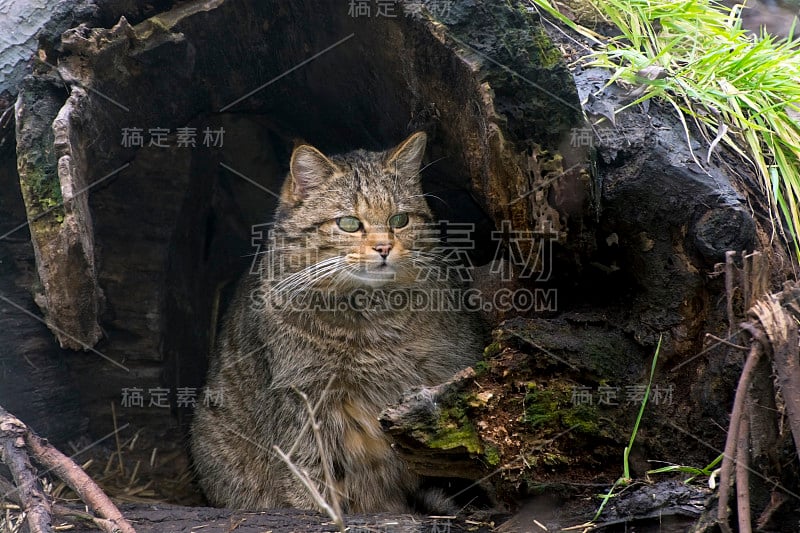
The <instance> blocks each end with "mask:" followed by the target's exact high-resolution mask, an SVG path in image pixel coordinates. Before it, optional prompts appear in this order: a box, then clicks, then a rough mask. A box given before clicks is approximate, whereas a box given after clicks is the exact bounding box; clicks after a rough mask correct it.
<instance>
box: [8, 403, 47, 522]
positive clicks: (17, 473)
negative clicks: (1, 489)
mask: <svg viewBox="0 0 800 533" xmlns="http://www.w3.org/2000/svg"><path fill="white" fill-rule="evenodd" d="M27 433H28V427H27V426H26V425H25V424H23V423H22V422H21V421H20V420H19V419H18V418H17V417H15V416H13V415H12V414H11V413H9V412H8V411H6V410H5V409H3V408H2V407H0V460H1V461H2V462H3V463H5V464H6V466H8V469H9V470H10V471H11V476H12V477H13V478H14V483H15V484H16V489H15V490H16V493H17V494H18V499H19V502H20V504H21V506H22V508H23V510H24V511H25V512H26V513H27V516H26V521H27V522H28V527H29V528H30V530H31V533H52V532H53V527H52V525H51V522H52V519H51V518H50V501H49V500H48V499H47V497H46V496H45V494H44V489H43V488H42V484H41V483H40V482H39V478H38V477H37V475H36V469H35V468H34V467H33V465H32V464H31V462H30V459H29V458H28V454H27V452H26V450H25V435H26V434H27ZM3 496H5V494H4V495H3Z"/></svg>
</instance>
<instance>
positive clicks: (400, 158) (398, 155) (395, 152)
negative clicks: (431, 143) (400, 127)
mask: <svg viewBox="0 0 800 533" xmlns="http://www.w3.org/2000/svg"><path fill="white" fill-rule="evenodd" d="M427 141H428V136H427V135H425V132H422V131H418V132H417V133H414V134H413V135H411V137H409V138H408V139H406V140H405V141H403V142H401V143H400V144H399V145H397V147H395V148H394V149H392V150H391V151H390V152H389V155H388V157H387V158H386V170H388V171H389V172H390V173H392V174H394V175H396V176H401V177H404V178H415V177H416V176H417V174H419V167H420V166H421V165H422V156H423V155H425V143H426V142H427Z"/></svg>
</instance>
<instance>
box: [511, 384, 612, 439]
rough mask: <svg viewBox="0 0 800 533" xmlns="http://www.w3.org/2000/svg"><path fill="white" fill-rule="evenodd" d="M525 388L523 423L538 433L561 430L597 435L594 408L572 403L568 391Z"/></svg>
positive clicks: (595, 409) (569, 390)
mask: <svg viewBox="0 0 800 533" xmlns="http://www.w3.org/2000/svg"><path fill="white" fill-rule="evenodd" d="M530 385H531V384H529V385H528V393H527V394H526V395H525V400H524V401H525V421H526V422H527V423H529V424H530V425H531V427H532V428H534V429H537V430H542V429H552V430H559V431H560V430H563V429H564V428H571V429H572V431H574V432H578V433H583V434H586V435H599V434H600V426H599V424H598V420H599V415H598V413H597V408H596V407H595V406H594V405H586V404H580V403H579V404H575V403H574V402H573V401H572V390H571V389H569V388H566V387H565V388H563V389H561V390H559V388H554V389H537V388H536V387H535V386H533V387H531V386H530Z"/></svg>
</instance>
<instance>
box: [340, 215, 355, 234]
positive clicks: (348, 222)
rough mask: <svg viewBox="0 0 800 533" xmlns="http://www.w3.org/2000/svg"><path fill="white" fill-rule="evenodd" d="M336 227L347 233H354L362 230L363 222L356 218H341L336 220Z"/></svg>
mask: <svg viewBox="0 0 800 533" xmlns="http://www.w3.org/2000/svg"><path fill="white" fill-rule="evenodd" d="M336 225H337V226H339V229H341V230H342V231H346V232H347V233H354V232H356V231H358V230H359V229H361V221H360V220H358V219H357V218H356V217H339V218H337V219H336Z"/></svg>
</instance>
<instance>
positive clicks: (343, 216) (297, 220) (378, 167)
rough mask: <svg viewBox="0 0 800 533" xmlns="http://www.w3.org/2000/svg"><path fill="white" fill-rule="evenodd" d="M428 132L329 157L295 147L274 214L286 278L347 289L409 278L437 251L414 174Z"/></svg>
mask: <svg viewBox="0 0 800 533" xmlns="http://www.w3.org/2000/svg"><path fill="white" fill-rule="evenodd" d="M425 142H426V136H425V134H424V133H416V134H414V135H412V136H411V137H409V138H408V139H406V140H405V141H403V142H402V143H401V144H400V145H398V146H397V147H395V148H394V149H392V150H388V151H386V152H366V151H363V150H359V151H355V152H350V153H348V154H344V155H341V156H333V157H330V158H328V157H326V156H324V155H323V154H322V153H321V152H319V151H318V150H316V149H315V148H313V147H311V146H308V145H302V146H299V147H297V148H295V150H294V152H293V154H292V159H291V165H290V167H291V171H290V174H289V176H288V178H287V180H286V183H285V184H284V187H283V191H282V194H281V203H280V206H279V208H278V212H277V216H276V233H278V234H279V235H280V242H279V243H277V246H279V247H281V249H280V250H277V251H276V255H280V257H281V258H282V262H283V265H282V266H283V267H284V272H283V273H282V274H283V275H282V276H281V277H282V278H284V279H286V278H287V275H288V276H291V275H292V274H294V276H293V278H292V279H291V280H290V281H286V282H284V285H285V286H289V285H295V286H297V287H303V286H304V287H306V288H308V287H309V286H312V285H313V286H314V287H316V288H329V289H334V290H342V291H347V290H351V289H353V288H356V287H383V286H391V285H402V286H409V285H412V284H414V283H415V281H417V280H419V279H420V278H421V277H424V276H425V270H426V269H430V268H432V266H431V265H433V264H434V263H435V257H433V254H431V250H432V249H433V248H434V247H435V246H436V244H437V242H436V237H437V235H436V234H435V232H434V231H432V228H431V225H430V222H431V221H432V214H431V211H430V208H429V207H428V205H427V203H426V201H425V198H424V195H423V193H422V188H421V186H420V182H419V169H420V163H421V162H422V156H423V153H424V150H425Z"/></svg>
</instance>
